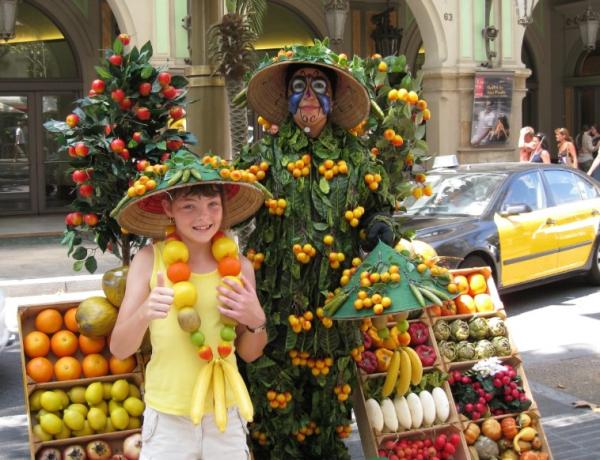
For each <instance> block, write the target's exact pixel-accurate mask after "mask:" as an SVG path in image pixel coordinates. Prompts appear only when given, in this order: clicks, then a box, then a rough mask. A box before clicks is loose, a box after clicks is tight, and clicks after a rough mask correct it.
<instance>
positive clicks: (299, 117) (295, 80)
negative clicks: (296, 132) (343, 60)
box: [288, 67, 332, 135]
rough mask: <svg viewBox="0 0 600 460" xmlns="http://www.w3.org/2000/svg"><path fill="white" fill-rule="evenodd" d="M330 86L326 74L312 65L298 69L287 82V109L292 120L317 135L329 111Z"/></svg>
mask: <svg viewBox="0 0 600 460" xmlns="http://www.w3.org/2000/svg"><path fill="white" fill-rule="evenodd" d="M331 99H332V88H331V82H330V81H329V79H328V78H327V76H326V75H325V74H324V73H323V72H321V71H320V70H319V69H315V68H314V67H303V68H301V69H298V70H297V71H296V72H294V74H293V75H292V77H291V78H290V82H289V84H288V110H289V111H290V113H291V114H292V115H293V117H294V122H295V123H296V125H298V126H299V127H300V128H302V129H304V130H305V131H306V132H308V133H312V134H313V135H318V133H319V132H320V131H321V130H322V129H323V126H325V123H326V121H327V116H328V115H329V113H330V112H331Z"/></svg>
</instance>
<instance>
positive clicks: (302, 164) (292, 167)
mask: <svg viewBox="0 0 600 460" xmlns="http://www.w3.org/2000/svg"><path fill="white" fill-rule="evenodd" d="M311 160H312V158H311V156H310V155H309V154H308V153H305V154H304V155H302V158H300V159H299V160H296V161H292V162H290V163H288V164H287V170H288V171H289V172H290V173H292V176H294V178H296V179H298V178H300V177H306V176H308V175H309V174H310V162H311Z"/></svg>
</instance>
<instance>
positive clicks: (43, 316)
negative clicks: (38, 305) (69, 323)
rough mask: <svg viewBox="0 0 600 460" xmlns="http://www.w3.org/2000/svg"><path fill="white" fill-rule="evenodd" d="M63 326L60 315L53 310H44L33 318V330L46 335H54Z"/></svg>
mask: <svg viewBox="0 0 600 460" xmlns="http://www.w3.org/2000/svg"><path fill="white" fill-rule="evenodd" d="M62 325H63V318H62V315H61V314H60V313H59V311H58V310H55V309H54V308H46V309H45V310H42V311H41V312H39V313H38V314H37V316H36V317H35V328H36V329H37V330H38V331H42V332H45V333H46V334H54V333H55V332H56V331H59V330H60V328H61V327H62Z"/></svg>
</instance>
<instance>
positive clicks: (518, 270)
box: [399, 163, 600, 292]
mask: <svg viewBox="0 0 600 460" xmlns="http://www.w3.org/2000/svg"><path fill="white" fill-rule="evenodd" d="M427 182H428V183H430V184H431V185H432V188H433V193H432V195H431V196H423V197H422V198H420V199H418V200H414V199H412V198H411V199H410V200H409V202H408V204H407V212H406V213H404V214H402V215H401V216H400V217H399V218H400V219H402V222H403V225H404V226H405V227H406V228H409V229H413V230H415V231H416V238H418V239H420V240H424V241H426V242H427V243H429V244H431V245H432V246H433V247H434V248H435V249H436V251H437V252H438V255H440V256H447V257H448V259H447V260H448V261H449V265H450V266H453V267H461V268H463V267H474V266H483V265H489V266H490V267H491V268H492V271H493V275H494V278H495V281H496V284H497V285H498V287H499V289H500V290H501V291H503V292H507V291H513V290H517V289H522V288H525V287H530V286H533V285H537V284H542V283H547V282H549V281H554V280H557V279H560V278H563V277H567V276H572V275H577V274H586V275H588V277H589V279H590V280H591V281H592V282H593V283H595V284H600V250H599V241H600V234H599V228H598V226H599V222H600V183H598V182H596V181H594V180H592V179H590V178H589V177H588V176H586V175H585V174H583V173H581V172H580V171H578V170H575V169H571V168H567V167H564V166H560V165H554V164H550V165H547V164H536V163H482V164H471V165H462V166H458V167H456V168H446V169H434V170H432V171H430V172H429V173H428V176H427Z"/></svg>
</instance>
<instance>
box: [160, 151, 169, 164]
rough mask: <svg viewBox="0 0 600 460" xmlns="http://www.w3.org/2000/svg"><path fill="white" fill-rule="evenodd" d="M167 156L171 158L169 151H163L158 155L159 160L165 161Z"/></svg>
mask: <svg viewBox="0 0 600 460" xmlns="http://www.w3.org/2000/svg"><path fill="white" fill-rule="evenodd" d="M169 158H171V154H170V153H169V152H165V153H163V154H162V155H161V156H160V161H162V162H165V161H167V160H168V159H169Z"/></svg>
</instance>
